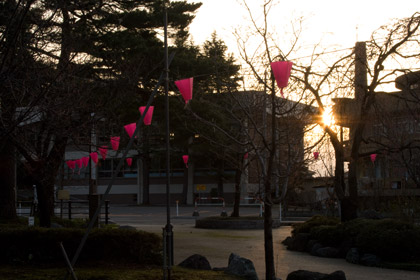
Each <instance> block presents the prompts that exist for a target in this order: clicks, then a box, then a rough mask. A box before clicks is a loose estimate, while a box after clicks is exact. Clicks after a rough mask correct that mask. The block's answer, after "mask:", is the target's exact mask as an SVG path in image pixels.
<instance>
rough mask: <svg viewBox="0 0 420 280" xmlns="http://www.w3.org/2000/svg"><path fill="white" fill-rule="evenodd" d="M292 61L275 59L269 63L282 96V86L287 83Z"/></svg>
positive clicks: (285, 85)
mask: <svg viewBox="0 0 420 280" xmlns="http://www.w3.org/2000/svg"><path fill="white" fill-rule="evenodd" d="M292 65H293V62H291V61H276V62H272V63H271V69H272V70H273V74H274V78H275V79H276V82H277V85H278V87H279V88H280V93H281V96H283V97H284V94H283V88H285V87H287V85H288V84H289V77H290V72H291V71H292Z"/></svg>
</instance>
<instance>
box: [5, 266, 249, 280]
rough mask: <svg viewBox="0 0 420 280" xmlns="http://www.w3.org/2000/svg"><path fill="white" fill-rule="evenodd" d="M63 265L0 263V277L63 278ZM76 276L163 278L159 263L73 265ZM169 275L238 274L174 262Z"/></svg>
mask: <svg viewBox="0 0 420 280" xmlns="http://www.w3.org/2000/svg"><path fill="white" fill-rule="evenodd" d="M66 271H67V270H66V268H65V267H62V268H40V267H33V266H23V267H22V266H1V267H0V275H2V277H1V279H5V280H9V279H10V280H11V279H13V280H14V279H20V280H26V279H31V280H46V279H47V280H48V279H64V276H65V275H66ZM75 272H76V275H77V278H78V279H79V280H99V279H101V280H155V279H162V278H163V271H162V268H161V267H156V266H155V267H111V268H110V267H109V266H108V267H95V268H85V267H81V268H78V267H76V269H75ZM171 279H174V280H214V279H221V280H239V279H241V278H239V277H236V276H232V275H228V274H225V273H224V272H220V271H204V270H192V269H185V268H182V267H178V266H175V267H173V269H172V273H171Z"/></svg>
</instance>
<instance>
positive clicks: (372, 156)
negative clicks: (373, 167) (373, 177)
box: [370, 154, 377, 163]
mask: <svg viewBox="0 0 420 280" xmlns="http://www.w3.org/2000/svg"><path fill="white" fill-rule="evenodd" d="M376 156H377V154H371V155H370V161H371V162H373V163H374V162H375V160H376Z"/></svg>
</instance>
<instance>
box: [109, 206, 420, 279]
mask: <svg viewBox="0 0 420 280" xmlns="http://www.w3.org/2000/svg"><path fill="white" fill-rule="evenodd" d="M222 210H223V209H222V208H221V207H210V206H205V207H199V208H198V212H199V215H200V216H199V217H206V216H215V215H220V213H221V211H222ZM225 210H226V212H227V213H230V212H231V211H232V209H231V208H230V207H226V209H225ZM259 211H260V209H259V208H258V207H249V206H247V207H241V209H240V215H241V216H247V215H258V214H259ZM110 212H111V214H110V219H111V221H113V222H115V223H117V224H119V225H129V226H133V227H136V228H137V229H141V230H145V231H149V232H154V233H157V234H162V229H163V227H165V225H166V223H167V222H168V220H167V209H166V207H143V206H124V207H120V206H112V207H111V210H110ZM193 212H194V208H193V207H179V208H178V209H176V208H175V207H171V208H170V215H169V216H170V223H171V224H172V225H173V233H174V264H175V265H177V264H179V263H180V262H182V261H183V260H184V259H186V258H187V257H189V256H191V255H193V254H200V255H203V256H205V257H206V258H207V259H208V260H209V262H210V265H211V266H212V267H226V266H227V262H228V258H229V255H230V254H231V253H235V254H237V255H239V256H241V257H244V258H247V259H250V260H251V261H252V262H253V263H254V266H255V268H256V271H257V274H258V277H259V279H265V262H264V231H263V230H216V229H198V228H195V217H193V216H192V214H193ZM273 216H274V218H276V217H278V214H277V216H276V213H275V212H274V211H273ZM290 231H291V227H290V226H281V227H280V228H278V229H273V240H274V242H273V245H274V262H275V267H276V274H277V275H276V276H277V277H279V278H281V279H283V280H285V279H286V278H287V275H288V274H289V273H290V272H292V271H295V270H299V269H305V270H310V271H317V272H322V273H332V272H334V271H337V270H342V271H344V273H345V274H346V278H347V279H348V280H391V279H392V280H395V279H398V280H400V279H401V280H403V279H405V280H420V272H412V271H404V270H393V269H383V268H376V267H366V266H361V265H355V264H351V263H348V262H346V261H345V260H344V259H330V258H321V257H314V256H311V255H309V254H306V253H300V252H293V251H288V250H287V249H286V248H285V247H284V246H283V245H282V244H281V241H282V240H284V239H285V238H286V237H287V236H290Z"/></svg>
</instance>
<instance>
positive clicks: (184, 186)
mask: <svg viewBox="0 0 420 280" xmlns="http://www.w3.org/2000/svg"><path fill="white" fill-rule="evenodd" d="M183 179H184V182H183V184H182V198H181V199H182V201H181V204H183V205H186V204H187V196H188V168H187V166H184V178H183Z"/></svg>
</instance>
